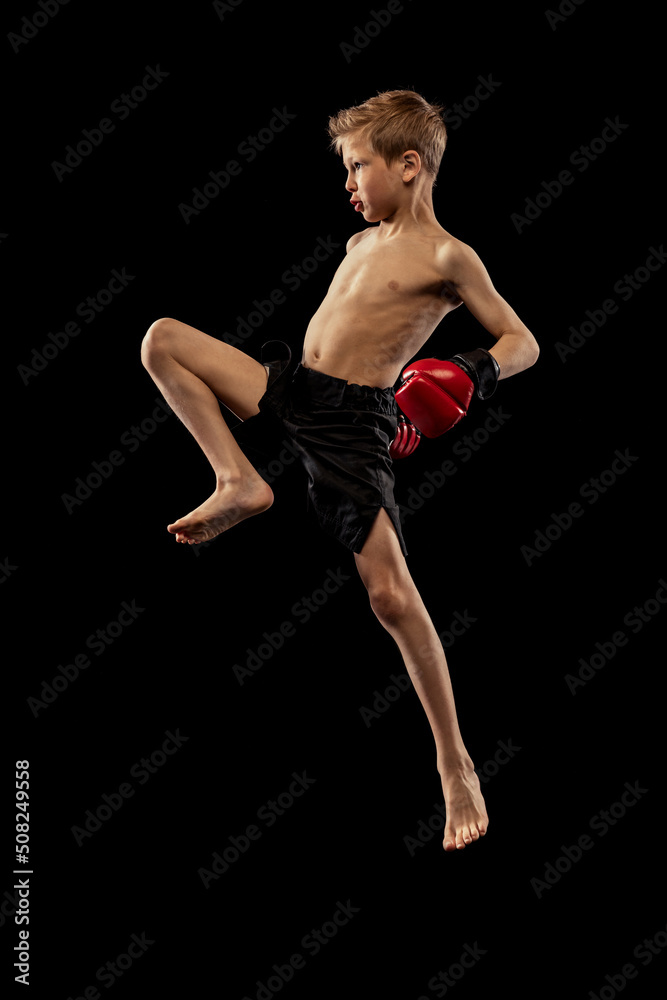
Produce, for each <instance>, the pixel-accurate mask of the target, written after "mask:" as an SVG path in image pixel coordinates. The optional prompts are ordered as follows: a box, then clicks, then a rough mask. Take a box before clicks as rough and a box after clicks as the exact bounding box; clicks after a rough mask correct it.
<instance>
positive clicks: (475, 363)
mask: <svg viewBox="0 0 667 1000" xmlns="http://www.w3.org/2000/svg"><path fill="white" fill-rule="evenodd" d="M449 360H450V361H451V362H452V364H455V365H457V367H458V368H460V369H461V371H464V372H465V373H466V375H468V376H469V378H471V379H472V380H473V382H474V383H475V386H476V388H477V395H478V396H479V398H480V399H488V398H489V397H490V396H493V394H494V392H495V391H496V386H497V384H498V378H499V377H500V365H499V364H498V362H497V361H496V359H495V358H494V356H493V354H489V352H488V351H485V350H484V349H483V348H482V347H478V348H477V349H476V350H474V351H467V352H466V353H465V354H455V355H454V357H453V358H450V359H449Z"/></svg>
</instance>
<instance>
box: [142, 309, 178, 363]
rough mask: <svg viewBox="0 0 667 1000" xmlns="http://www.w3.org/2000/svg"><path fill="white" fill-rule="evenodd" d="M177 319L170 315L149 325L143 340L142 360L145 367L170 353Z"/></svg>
mask: <svg viewBox="0 0 667 1000" xmlns="http://www.w3.org/2000/svg"><path fill="white" fill-rule="evenodd" d="M174 326H175V320H173V319H169V318H168V317H165V318H162V319H156V320H155V322H154V323H151V325H150V326H149V327H148V330H147V331H146V333H145V334H144V339H143V340H142V342H141V360H142V363H143V365H144V367H145V368H150V367H151V366H152V365H153V364H154V363H155V361H157V360H159V359H160V358H163V357H164V356H165V354H168V352H169V347H170V344H171V342H172V338H173V336H174Z"/></svg>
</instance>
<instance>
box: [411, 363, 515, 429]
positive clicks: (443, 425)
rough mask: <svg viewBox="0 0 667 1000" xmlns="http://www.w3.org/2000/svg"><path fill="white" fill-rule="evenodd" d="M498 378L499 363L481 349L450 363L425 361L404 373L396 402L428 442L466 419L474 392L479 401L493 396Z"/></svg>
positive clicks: (415, 364) (413, 365)
mask: <svg viewBox="0 0 667 1000" xmlns="http://www.w3.org/2000/svg"><path fill="white" fill-rule="evenodd" d="M499 376H500V367H499V365H498V362H497V361H496V359H495V358H494V357H493V355H492V354H490V353H489V352H488V351H485V350H484V349H483V348H481V347H480V348H477V349H476V350H474V351H468V353H466V354H455V355H454V357H453V358H451V359H450V360H449V361H440V360H439V359H438V358H424V359H423V360H422V361H415V362H414V364H412V365H410V367H409V368H406V369H405V371H404V372H403V379H404V382H403V383H402V384H401V386H400V388H399V389H397V391H396V402H397V403H398V405H399V406H400V408H401V410H403V412H404V413H405V414H406V416H407V417H408V418H409V419H410V420H411V421H412V422H413V423H414V424H416V426H417V427H418V428H419V429H420V430H421V431H422V432H423V433H424V434H425V435H426V437H427V438H436V437H440V435H441V434H445V433H446V432H447V431H449V430H451V429H452V427H455V426H456V424H458V422H459V420H461V418H462V417H465V415H466V413H467V412H468V406H469V405H470V400H471V399H472V396H473V393H474V392H475V390H476V391H477V395H478V396H479V398H480V399H488V398H489V396H492V395H493V393H494V392H495V389H496V385H497V382H498V378H499Z"/></svg>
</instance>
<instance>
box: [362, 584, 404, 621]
mask: <svg viewBox="0 0 667 1000" xmlns="http://www.w3.org/2000/svg"><path fill="white" fill-rule="evenodd" d="M369 597H370V601H371V607H372V609H373V611H374V612H375V614H376V616H377V617H378V619H379V620H380V621H381V622H382V624H383V625H385V626H389V627H390V626H392V625H397V624H398V623H399V622H400V621H401V620H402V619H403V618H404V616H405V614H406V611H407V607H408V600H407V594H406V592H405V589H404V588H402V587H399V586H397V585H394V584H387V583H383V584H381V585H379V586H376V587H372V588H370V589H369Z"/></svg>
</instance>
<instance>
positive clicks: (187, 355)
mask: <svg viewBox="0 0 667 1000" xmlns="http://www.w3.org/2000/svg"><path fill="white" fill-rule="evenodd" d="M151 337H152V338H153V339H154V340H156V341H158V342H159V344H160V348H161V349H162V351H166V352H167V353H168V355H169V356H170V357H171V358H173V359H174V361H176V362H177V363H178V364H179V365H181V366H182V367H183V368H186V369H187V370H188V371H190V372H192V374H193V375H196V376H197V377H198V378H200V379H201V380H202V382H204V383H205V384H206V385H207V386H208V387H209V389H211V391H212V392H213V393H215V395H216V396H217V398H218V399H219V400H220V401H221V402H222V403H224V404H225V406H227V407H229V409H230V410H231V411H232V413H234V414H235V415H236V416H237V417H239V418H240V419H241V420H247V419H248V417H252V416H254V415H255V414H257V413H259V407H258V405H257V404H258V402H259V400H260V399H261V397H262V396H263V395H264V393H265V392H266V384H267V370H266V368H265V367H264V365H262V364H260V363H259V361H255V360H254V358H251V357H249V355H247V354H244V352H243V351H239V350H238V348H236V347H232V345H231V344H226V343H225V342H224V341H222V340H216V338H215V337H210V336H209V335H208V334H207V333H203V332H202V331H201V330H197V329H195V327H193V326H188V325H187V323H181V322H180V321H179V320H176V319H159V320H157V321H156V322H155V323H153V325H152V327H151V328H150V330H149V331H148V338H149V339H150V338H151Z"/></svg>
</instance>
